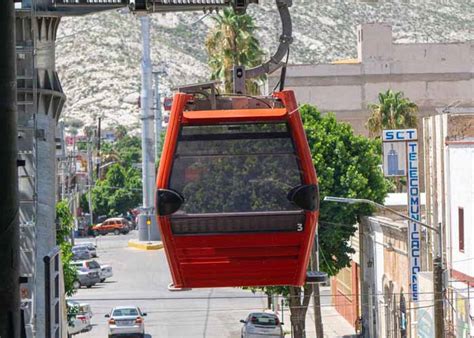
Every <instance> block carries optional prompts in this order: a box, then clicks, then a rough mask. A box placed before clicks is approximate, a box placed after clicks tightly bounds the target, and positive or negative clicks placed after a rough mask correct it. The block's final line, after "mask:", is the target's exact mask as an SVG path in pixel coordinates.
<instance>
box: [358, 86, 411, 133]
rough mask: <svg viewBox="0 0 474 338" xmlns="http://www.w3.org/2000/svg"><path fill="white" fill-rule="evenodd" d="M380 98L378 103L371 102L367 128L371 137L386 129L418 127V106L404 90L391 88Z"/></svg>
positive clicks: (380, 95)
mask: <svg viewBox="0 0 474 338" xmlns="http://www.w3.org/2000/svg"><path fill="white" fill-rule="evenodd" d="M378 98H379V102H378V103H373V104H369V109H370V111H371V116H370V117H369V119H368V121H367V128H368V129H369V133H370V136H371V137H376V136H380V134H381V133H382V130H384V129H403V128H416V126H417V113H418V106H417V105H416V104H415V103H413V102H411V101H410V99H408V98H406V97H404V95H403V93H402V92H394V91H392V90H391V89H389V90H387V91H386V92H385V93H380V94H379V97H378Z"/></svg>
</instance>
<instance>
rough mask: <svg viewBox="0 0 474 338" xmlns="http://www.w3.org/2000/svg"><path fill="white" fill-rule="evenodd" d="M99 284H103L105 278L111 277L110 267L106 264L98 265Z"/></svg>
mask: <svg viewBox="0 0 474 338" xmlns="http://www.w3.org/2000/svg"><path fill="white" fill-rule="evenodd" d="M99 275H100V282H101V283H103V282H105V280H106V279H107V278H110V277H112V276H113V275H114V274H113V272H112V266H111V265H108V264H100V274H99Z"/></svg>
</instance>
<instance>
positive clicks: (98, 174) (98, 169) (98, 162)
mask: <svg viewBox="0 0 474 338" xmlns="http://www.w3.org/2000/svg"><path fill="white" fill-rule="evenodd" d="M101 119H102V118H101V117H100V116H99V121H98V123H97V167H96V170H97V171H96V177H97V179H98V180H100V162H101V161H100V141H101V140H100V133H101V127H100V122H101Z"/></svg>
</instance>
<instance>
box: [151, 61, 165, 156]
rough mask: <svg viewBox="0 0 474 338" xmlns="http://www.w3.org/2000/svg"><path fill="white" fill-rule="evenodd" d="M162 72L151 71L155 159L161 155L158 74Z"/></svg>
mask: <svg viewBox="0 0 474 338" xmlns="http://www.w3.org/2000/svg"><path fill="white" fill-rule="evenodd" d="M161 74H164V72H162V71H159V70H158V71H156V72H153V75H155V142H156V148H155V154H156V159H159V158H160V155H161V129H162V128H161V124H162V113H161V95H160V75H161Z"/></svg>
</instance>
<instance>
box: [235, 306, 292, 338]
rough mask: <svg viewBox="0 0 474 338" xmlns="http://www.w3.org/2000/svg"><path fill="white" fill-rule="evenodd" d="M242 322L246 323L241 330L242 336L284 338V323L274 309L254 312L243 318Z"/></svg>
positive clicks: (243, 337)
mask: <svg viewBox="0 0 474 338" xmlns="http://www.w3.org/2000/svg"><path fill="white" fill-rule="evenodd" d="M240 322H241V323H243V324H244V326H243V327H242V330H241V336H242V338H257V337H258V338H263V337H278V338H284V334H283V328H282V327H281V326H282V324H283V323H281V322H280V320H279V319H278V316H277V315H276V314H275V313H274V312H273V311H270V310H266V311H264V312H252V313H250V314H249V315H248V316H247V319H245V320H244V319H242V320H241V321H240Z"/></svg>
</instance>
